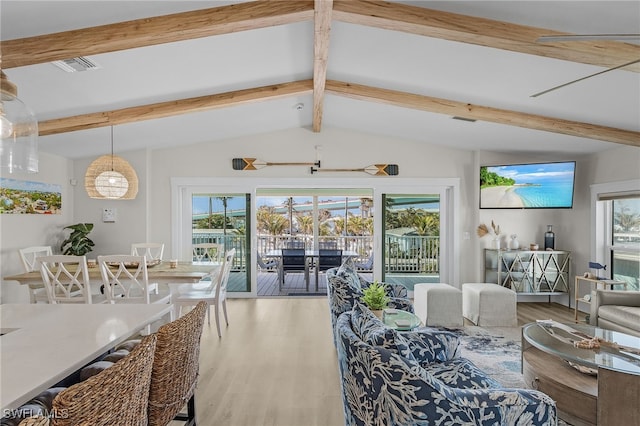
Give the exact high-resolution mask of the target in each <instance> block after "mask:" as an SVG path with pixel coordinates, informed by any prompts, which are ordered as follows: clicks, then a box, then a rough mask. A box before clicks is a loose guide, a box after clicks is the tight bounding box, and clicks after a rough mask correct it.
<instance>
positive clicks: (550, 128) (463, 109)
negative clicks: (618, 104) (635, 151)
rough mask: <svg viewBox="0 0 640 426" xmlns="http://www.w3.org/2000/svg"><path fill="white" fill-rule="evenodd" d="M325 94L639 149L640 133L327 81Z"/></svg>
mask: <svg viewBox="0 0 640 426" xmlns="http://www.w3.org/2000/svg"><path fill="white" fill-rule="evenodd" d="M325 92H326V93H331V94H334V95H338V96H344V97H347V98H351V99H358V100H363V101H368V102H377V103H381V104H387V105H394V106H399V107H403V108H411V109H417V110H421V111H428V112H434V113H438V114H446V115H450V116H452V117H453V116H457V117H463V118H468V119H474V120H482V121H489V122H492V123H498V124H506V125H509V126H518V127H523V128H526V129H534V130H542V131H546V132H552V133H560V134H564V135H570V136H577V137H582V138H589V139H597V140H601V141H606V142H614V143H618V144H623V145H630V146H636V147H640V132H635V131H631V130H624V129H617V128H613V127H606V126H599V125H596V124H590V123H581V122H578V121H570V120H562V119H559V118H554V117H546V116H542V115H535V114H528V113H524V112H517V111H510V110H505V109H498V108H491V107H486V106H480V105H473V104H469V103H465V102H458V101H452V100H449V99H441V98H434V97H430V96H423V95H416V94H413V93H407V92H400V91H397V90H389V89H380V88H377V87H371V86H364V85H361V84H353V83H345V82H342V81H335V80H327V84H326V88H325Z"/></svg>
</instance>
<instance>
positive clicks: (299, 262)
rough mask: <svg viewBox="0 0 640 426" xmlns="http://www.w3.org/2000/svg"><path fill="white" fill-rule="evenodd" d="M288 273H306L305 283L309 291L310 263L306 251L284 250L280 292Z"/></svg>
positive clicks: (281, 264)
mask: <svg viewBox="0 0 640 426" xmlns="http://www.w3.org/2000/svg"><path fill="white" fill-rule="evenodd" d="M287 272H304V282H305V285H306V287H307V291H309V262H308V258H307V256H306V254H305V250H304V249H282V261H281V263H280V288H279V290H280V291H282V287H283V286H284V283H285V278H286V275H287Z"/></svg>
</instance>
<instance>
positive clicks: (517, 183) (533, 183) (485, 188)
mask: <svg viewBox="0 0 640 426" xmlns="http://www.w3.org/2000/svg"><path fill="white" fill-rule="evenodd" d="M575 171H576V162H575V161H566V162H553V163H528V164H505V165H499V166H482V167H480V208H481V209H570V208H572V207H573V189H574V179H575Z"/></svg>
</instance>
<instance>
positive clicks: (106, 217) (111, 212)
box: [102, 209, 117, 222]
mask: <svg viewBox="0 0 640 426" xmlns="http://www.w3.org/2000/svg"><path fill="white" fill-rule="evenodd" d="M116 216H117V211H116V209H102V221H103V222H115V221H116Z"/></svg>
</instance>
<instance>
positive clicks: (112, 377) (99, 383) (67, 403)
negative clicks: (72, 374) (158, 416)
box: [51, 334, 157, 426]
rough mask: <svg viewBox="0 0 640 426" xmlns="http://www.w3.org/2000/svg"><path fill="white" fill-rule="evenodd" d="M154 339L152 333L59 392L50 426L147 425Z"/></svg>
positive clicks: (54, 401)
mask: <svg viewBox="0 0 640 426" xmlns="http://www.w3.org/2000/svg"><path fill="white" fill-rule="evenodd" d="M156 340H157V336H156V335H155V334H151V335H149V336H146V337H144V338H143V339H142V342H140V344H139V345H138V346H136V347H135V348H134V349H133V350H132V351H131V353H130V354H129V355H127V356H126V357H124V358H122V359H121V360H120V361H118V362H117V363H115V364H114V365H112V366H111V367H109V368H107V369H105V370H103V371H102V372H100V373H99V374H96V375H95V376H92V377H90V378H88V379H87V380H85V381H83V382H80V383H77V384H75V385H73V386H70V387H69V388H67V389H65V390H64V391H62V392H60V393H59V394H58V396H56V398H55V399H54V400H53V413H54V415H53V416H52V417H51V425H52V426H77V425H92V426H102V425H104V426H113V425H118V426H128V425H131V426H134V425H135V426H139V425H144V424H147V407H148V405H149V386H150V384H151V372H152V368H153V360H154V351H155V348H156ZM56 413H58V415H55V414H56Z"/></svg>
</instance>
